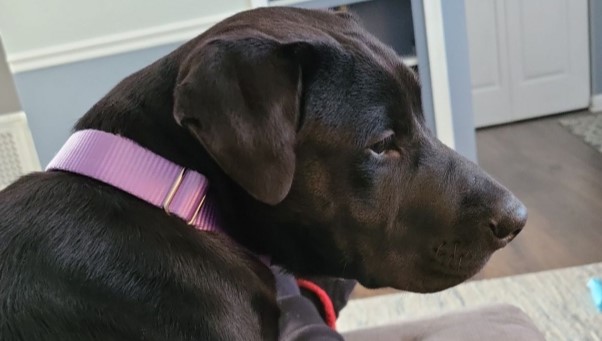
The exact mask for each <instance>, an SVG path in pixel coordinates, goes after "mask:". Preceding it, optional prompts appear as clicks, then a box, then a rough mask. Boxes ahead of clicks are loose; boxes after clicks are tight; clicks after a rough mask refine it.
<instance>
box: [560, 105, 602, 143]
mask: <svg viewBox="0 0 602 341" xmlns="http://www.w3.org/2000/svg"><path fill="white" fill-rule="evenodd" d="M560 124H562V125H563V126H564V127H566V128H568V129H569V130H570V131H571V132H572V133H573V134H575V135H577V136H579V137H581V138H582V139H583V140H584V141H585V142H586V143H587V144H589V145H591V146H592V147H594V148H596V149H597V150H598V151H599V152H600V153H602V113H596V114H586V115H583V116H581V115H580V116H579V117H572V118H563V119H561V120H560Z"/></svg>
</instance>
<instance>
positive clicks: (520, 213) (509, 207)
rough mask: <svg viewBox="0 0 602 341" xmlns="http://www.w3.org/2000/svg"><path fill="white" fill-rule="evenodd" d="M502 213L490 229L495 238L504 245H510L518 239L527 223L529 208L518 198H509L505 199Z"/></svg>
mask: <svg viewBox="0 0 602 341" xmlns="http://www.w3.org/2000/svg"><path fill="white" fill-rule="evenodd" d="M501 206H502V207H503V208H502V209H501V212H499V213H498V214H497V219H496V218H492V219H491V220H490V222H489V228H490V229H491V232H492V233H493V235H494V237H495V238H496V239H498V240H499V241H500V242H502V244H503V245H505V244H507V243H509V242H510V241H512V239H514V237H516V236H517V235H518V234H519V233H520V231H522V229H523V227H524V226H525V224H526V223H527V208H526V207H525V205H524V204H523V203H522V202H520V200H518V199H517V198H516V197H514V196H512V195H511V196H509V197H508V198H505V199H504V205H501Z"/></svg>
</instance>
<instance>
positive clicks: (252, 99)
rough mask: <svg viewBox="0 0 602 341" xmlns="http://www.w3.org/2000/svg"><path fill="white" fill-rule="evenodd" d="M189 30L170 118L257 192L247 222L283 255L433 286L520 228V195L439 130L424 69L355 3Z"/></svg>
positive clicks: (245, 204) (363, 275) (406, 285)
mask: <svg viewBox="0 0 602 341" xmlns="http://www.w3.org/2000/svg"><path fill="white" fill-rule="evenodd" d="M191 44H193V45H194V48H191V49H190V53H188V55H187V56H186V58H185V60H184V61H183V63H182V64H181V67H180V71H179V76H178V82H177V86H176V89H175V94H174V96H175V109H174V115H175V118H176V120H177V122H178V123H179V124H181V125H182V126H185V127H186V128H188V129H189V130H190V131H191V133H192V134H193V135H194V136H195V137H196V138H197V139H198V140H199V141H200V142H201V144H202V145H203V147H204V148H205V149H206V151H207V152H208V153H209V154H210V155H211V156H212V158H213V159H214V160H215V162H216V163H217V164H218V165H219V166H220V167H221V169H222V170H223V171H224V172H225V173H226V174H227V175H228V176H229V177H230V178H231V179H232V180H234V182H236V183H237V184H238V186H240V188H242V189H244V190H245V191H246V193H248V200H242V201H241V203H240V209H241V214H245V216H246V219H252V221H248V222H247V227H246V228H247V229H254V232H253V233H255V234H257V233H261V234H262V236H261V239H262V240H264V241H265V243H266V244H269V245H267V246H266V248H267V249H268V250H270V252H271V253H272V256H273V259H274V261H275V262H278V263H281V264H282V265H284V266H285V267H287V268H289V269H291V270H292V271H295V272H300V273H303V274H322V275H331V276H344V277H349V278H357V279H358V280H359V281H360V282H361V283H362V284H364V285H366V286H369V287H378V286H392V287H395V288H399V289H405V290H411V291H435V290H440V289H444V288H446V287H449V286H452V285H455V284H458V283H460V282H462V281H464V280H465V279H467V278H469V277H470V276H472V275H474V274H475V273H476V272H477V271H478V270H480V269H481V268H482V266H483V265H484V264H485V262H486V261H487V260H488V258H489V257H490V255H491V254H492V253H493V252H494V251H495V250H497V249H499V248H501V247H503V246H504V245H506V244H507V243H508V242H510V241H511V240H512V239H513V238H514V237H515V236H516V234H517V233H518V232H520V230H521V229H522V227H523V226H524V224H525V220H526V209H525V207H524V206H523V205H522V204H521V202H520V201H518V200H517V199H516V198H515V197H514V196H513V195H512V194H511V193H510V192H509V191H508V190H506V189H505V188H504V187H502V186H501V185H500V184H498V183H497V182H496V181H495V180H493V179H492V178H490V177H489V176H488V175H487V174H486V173H484V172H483V170H481V169H480V168H479V167H478V166H476V165H475V164H473V163H471V162H470V161H468V160H466V159H464V158H463V157H462V156H460V155H459V154H457V153H455V152H454V151H453V150H451V149H449V148H447V147H446V146H444V145H443V144H442V143H441V142H439V141H438V140H437V139H436V138H435V137H434V136H433V134H432V133H430V132H429V130H428V129H427V128H426V126H425V121H424V118H423V114H422V111H421V110H422V109H421V101H420V85H419V82H418V78H417V76H416V75H415V73H414V72H413V71H411V70H410V69H409V68H407V67H406V66H404V64H403V62H402V60H401V58H400V57H399V56H398V55H396V54H395V53H394V51H393V50H391V49H390V48H388V47H386V46H385V45H383V44H382V43H380V42H379V41H377V40H376V39H375V38H374V37H372V36H371V35H370V34H368V33H367V32H366V31H365V30H364V29H362V27H361V25H360V24H359V23H358V22H357V20H356V19H355V18H353V17H352V16H349V15H347V14H336V13H332V12H325V11H308V10H298V9H283V8H276V9H275V8H272V9H261V10H256V11H250V12H245V13H242V14H239V15H237V16H234V17H232V18H230V19H228V20H226V21H224V22H222V23H221V24H218V25H217V26H215V27H214V28H212V29H211V30H210V31H209V32H207V33H206V34H204V35H203V36H201V37H200V38H199V39H197V40H196V41H193V42H192V43H191ZM249 212H252V214H249ZM248 225H252V226H253V227H249V226H248ZM258 231H260V232H258Z"/></svg>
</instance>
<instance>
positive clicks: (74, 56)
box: [7, 13, 234, 73]
mask: <svg viewBox="0 0 602 341" xmlns="http://www.w3.org/2000/svg"><path fill="white" fill-rule="evenodd" d="M232 14H234V13H222V14H217V15H211V16H206V17H202V18H197V19H192V20H186V21H180V22H176V23H171V24H166V25H161V26H156V27H149V28H146V29H141V30H135V31H129V32H123V33H119V34H112V35H107V36H103V37H98V38H92V39H86V40H81V41H77V42H73V43H68V44H62V45H57V46H52V47H48V48H41V49H36V50H31V51H26V52H21V53H14V54H10V55H8V56H7V61H8V64H9V66H10V68H11V71H12V72H13V73H18V72H25V71H31V70H35V69H41V68H46V67H52V66H57V65H62V64H67V63H73V62H78V61H83V60H87V59H93V58H98V57H105V56H110V55H114V54H119V53H124V52H131V51H136V50H140V49H145V48H151V47H157V46H161V45H166V44H173V43H182V42H184V41H187V40H189V39H192V38H194V37H196V36H197V35H199V34H201V33H202V32H204V31H205V30H207V29H208V28H209V27H211V26H213V25H214V24H216V23H218V22H219V21H221V20H223V19H225V18H227V17H229V16H230V15H232Z"/></svg>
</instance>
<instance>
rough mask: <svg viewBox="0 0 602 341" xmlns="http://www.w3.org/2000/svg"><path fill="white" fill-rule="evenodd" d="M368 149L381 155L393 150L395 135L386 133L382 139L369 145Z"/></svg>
mask: <svg viewBox="0 0 602 341" xmlns="http://www.w3.org/2000/svg"><path fill="white" fill-rule="evenodd" d="M369 149H370V151H371V152H372V153H373V154H376V155H377V156H382V155H385V154H386V153H387V152H389V151H392V150H395V149H396V147H395V135H393V134H390V135H388V136H387V137H385V138H384V139H382V140H380V141H378V142H376V143H375V144H373V145H371V146H370V147H369Z"/></svg>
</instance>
